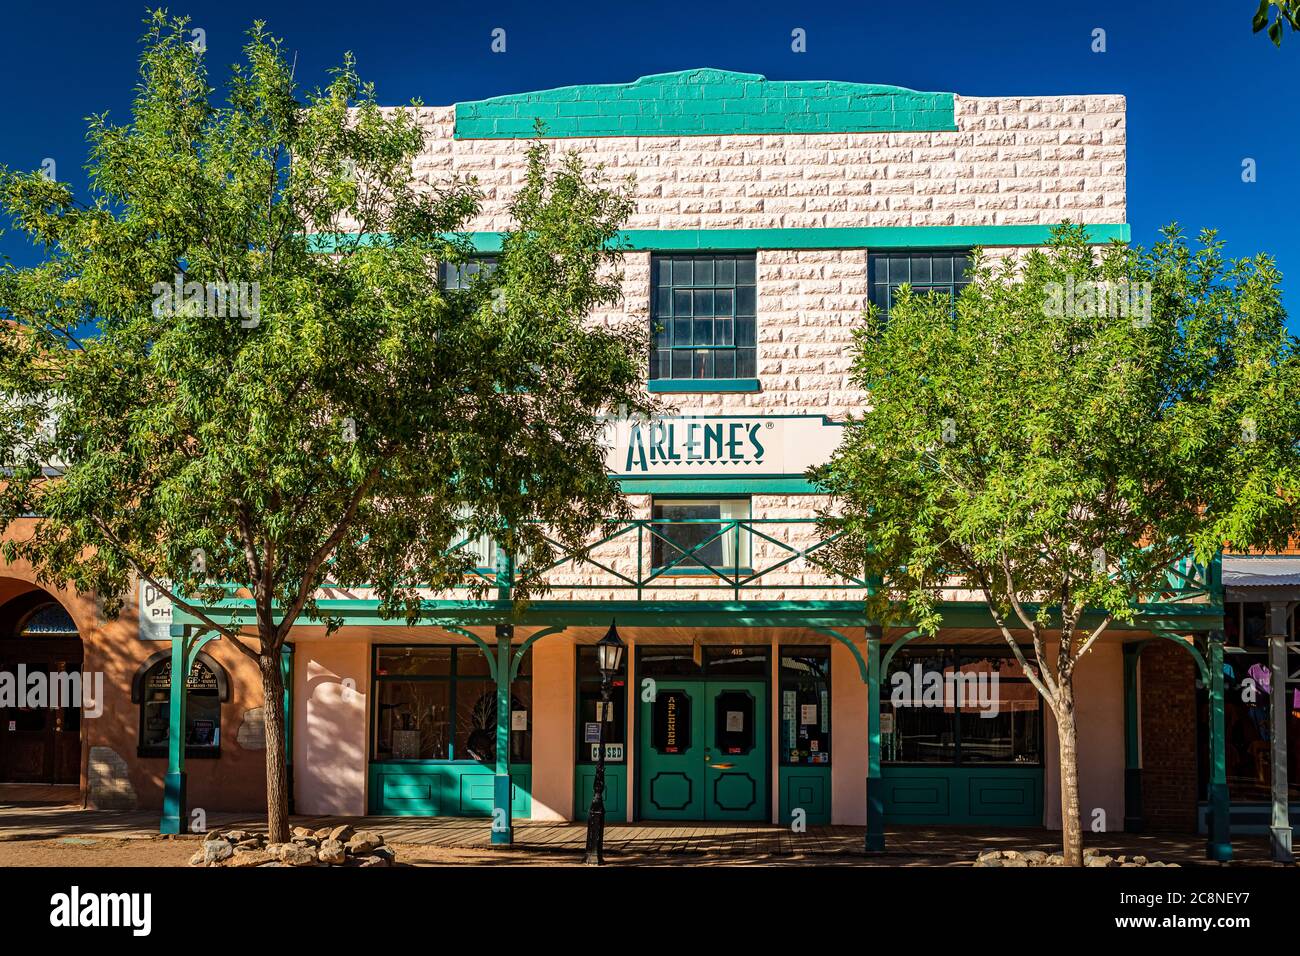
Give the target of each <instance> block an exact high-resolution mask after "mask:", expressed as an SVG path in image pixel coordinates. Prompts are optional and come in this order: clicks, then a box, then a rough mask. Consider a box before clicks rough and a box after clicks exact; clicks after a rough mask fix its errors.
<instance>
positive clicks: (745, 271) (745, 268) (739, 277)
mask: <svg viewBox="0 0 1300 956" xmlns="http://www.w3.org/2000/svg"><path fill="white" fill-rule="evenodd" d="M754 262H755V260H754V257H753V256H737V257H736V285H738V286H741V285H753V284H754V282H755V281H756V280H755V276H754Z"/></svg>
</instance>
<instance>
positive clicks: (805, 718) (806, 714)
mask: <svg viewBox="0 0 1300 956" xmlns="http://www.w3.org/2000/svg"><path fill="white" fill-rule="evenodd" d="M799 723H801V724H803V725H804V726H805V727H808V726H810V725H812V724H815V723H817V705H816V704H801V705H800V707H799Z"/></svg>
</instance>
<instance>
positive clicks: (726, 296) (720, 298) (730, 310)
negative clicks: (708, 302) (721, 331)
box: [713, 289, 736, 315]
mask: <svg viewBox="0 0 1300 956" xmlns="http://www.w3.org/2000/svg"><path fill="white" fill-rule="evenodd" d="M735 312H736V293H735V291H734V290H732V289H719V290H718V291H717V292H715V293H714V295H713V314H714V315H735Z"/></svg>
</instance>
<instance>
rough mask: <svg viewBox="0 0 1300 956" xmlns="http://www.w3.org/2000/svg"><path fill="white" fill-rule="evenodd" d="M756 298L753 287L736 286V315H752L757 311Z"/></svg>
mask: <svg viewBox="0 0 1300 956" xmlns="http://www.w3.org/2000/svg"><path fill="white" fill-rule="evenodd" d="M757 310H758V298H757V296H756V294H755V290H754V287H753V286H752V285H749V286H737V287H736V315H748V316H752V315H755V314H756V313H757Z"/></svg>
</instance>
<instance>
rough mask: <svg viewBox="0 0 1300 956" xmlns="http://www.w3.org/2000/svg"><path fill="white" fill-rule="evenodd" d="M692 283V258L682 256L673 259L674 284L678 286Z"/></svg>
mask: <svg viewBox="0 0 1300 956" xmlns="http://www.w3.org/2000/svg"><path fill="white" fill-rule="evenodd" d="M690 284H691V260H690V259H689V258H687V257H684V256H683V257H681V258H678V259H674V260H673V285H675V286H677V287H679V288H680V287H682V286H689V285H690Z"/></svg>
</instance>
